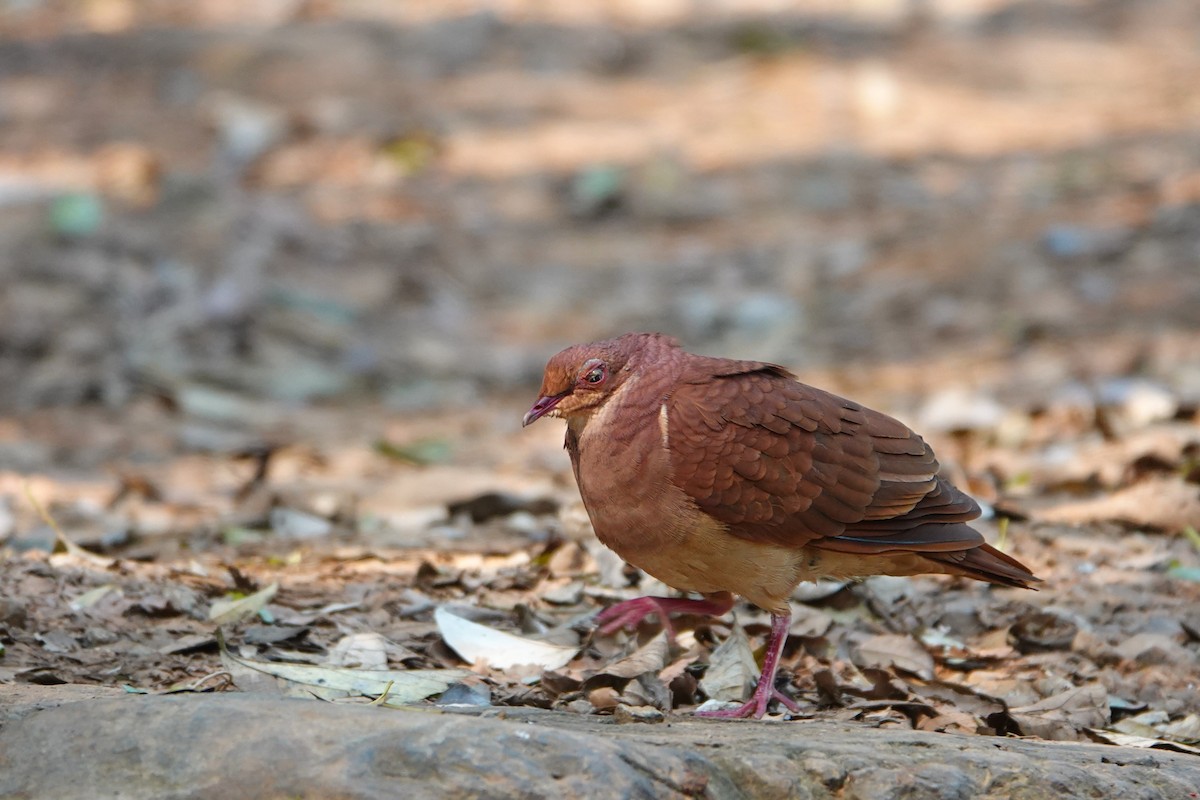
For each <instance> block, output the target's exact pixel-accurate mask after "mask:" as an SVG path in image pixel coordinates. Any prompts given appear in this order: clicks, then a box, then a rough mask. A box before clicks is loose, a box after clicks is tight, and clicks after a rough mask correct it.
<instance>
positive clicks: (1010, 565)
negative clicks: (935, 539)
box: [922, 544, 1041, 589]
mask: <svg viewBox="0 0 1200 800" xmlns="http://www.w3.org/2000/svg"><path fill="white" fill-rule="evenodd" d="M922 555H923V556H925V557H926V558H928V559H931V560H933V561H937V562H940V563H942V564H945V565H946V566H948V567H950V569H949V570H947V571H948V572H950V573H952V574H957V575H964V576H966V577H968V578H974V579H975V580H977V581H986V582H988V583H995V584H999V585H1001V586H1012V587H1015V588H1018V589H1033V588H1034V587H1033V586H1031V585H1030V584H1033V583H1040V582H1041V578H1038V577H1036V576H1035V575H1034V574H1033V573H1032V572H1030V571H1029V570H1028V568H1026V566H1025V565H1024V564H1022V563H1021V562H1020V561H1017V560H1016V559H1015V558H1013V557H1012V556H1010V555H1006V554H1004V553H1001V552H1000V551H999V550H997V549H996V548H994V547H992V546H991V545H990V544H981V545H979V546H978V547H972V548H971V549H970V550H959V551H958V552H956V553H922Z"/></svg>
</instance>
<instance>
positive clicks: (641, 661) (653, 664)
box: [600, 631, 667, 680]
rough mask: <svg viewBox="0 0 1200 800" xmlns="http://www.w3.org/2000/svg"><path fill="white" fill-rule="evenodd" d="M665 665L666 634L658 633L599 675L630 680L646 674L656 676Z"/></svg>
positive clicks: (605, 668) (608, 666)
mask: <svg viewBox="0 0 1200 800" xmlns="http://www.w3.org/2000/svg"><path fill="white" fill-rule="evenodd" d="M666 664H667V634H666V633H665V632H662V631H660V632H659V634H658V635H657V636H655V637H654V638H653V639H651V640H650V641H648V642H646V644H644V645H643V646H642V647H639V648H638V649H637V650H635V651H634V652H632V653H630V654H629V655H627V656H625V658H622V659H621V660H620V661H614V662H613V663H612V664H609V665H607V666H606V667H604V669H603V670H601V671H600V674H602V675H611V676H613V677H615V678H625V679H628V680H632V679H633V678H636V677H638V676H639V675H643V674H645V673H647V672H651V673H655V674H657V673H658V672H660V671H662V670H663V669H664V668H665V667H666Z"/></svg>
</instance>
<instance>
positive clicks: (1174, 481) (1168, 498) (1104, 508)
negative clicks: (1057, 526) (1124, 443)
mask: <svg viewBox="0 0 1200 800" xmlns="http://www.w3.org/2000/svg"><path fill="white" fill-rule="evenodd" d="M1034 516H1035V517H1036V518H1037V519H1039V520H1041V521H1043V522H1065V523H1068V524H1070V525H1082V524H1085V523H1088V522H1109V521H1112V522H1122V523H1125V524H1127V525H1133V526H1135V527H1139V528H1154V529H1157V530H1164V531H1182V530H1184V529H1185V528H1187V527H1188V526H1189V525H1196V524H1197V521H1198V520H1200V486H1196V485H1195V484H1193V483H1186V482H1185V481H1184V480H1183V479H1182V478H1179V477H1169V478H1152V479H1149V480H1144V481H1142V482H1141V483H1136V484H1134V485H1133V486H1130V487H1128V488H1126V489H1121V490H1120V491H1116V492H1113V493H1112V494H1109V495H1105V496H1103V497H1099V498H1095V499H1092V500H1084V501H1081V502H1077V503H1064V504H1062V505H1057V506H1052V507H1051V508H1047V509H1043V510H1042V511H1039V512H1037V513H1036V514H1035V515H1034Z"/></svg>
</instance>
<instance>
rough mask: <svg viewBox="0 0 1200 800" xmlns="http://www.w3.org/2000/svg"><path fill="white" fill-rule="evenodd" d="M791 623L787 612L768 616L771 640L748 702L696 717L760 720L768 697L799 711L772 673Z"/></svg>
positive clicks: (703, 712)
mask: <svg viewBox="0 0 1200 800" xmlns="http://www.w3.org/2000/svg"><path fill="white" fill-rule="evenodd" d="M791 622H792V615H791V613H786V614H772V615H771V639H770V641H768V642H767V654H766V657H765V658H764V659H763V669H762V675H760V676H759V677H758V686H757V687H755V689H754V695H753V696H752V697H751V698H750V702H748V703H746V704H745V705H743V706H741V707H740V708H731V709H729V710H728V711H697V712H696V716H698V717H754V718H755V719H762V716H763V714H766V713H767V706H769V705H770V704H771V701H772V700H778V701H779V702H780V703H782V704H783V705H784V706H786V707H787V709H788V710H789V711H795V712H799V711H800V706H798V705H796V701H795V700H793V699H792V698H790V697H788V696H787V695H785V694H784V693H783V692H780V691H778V690H777V689H776V688H775V673H776V672H777V671H778V670H779V655H780V653H782V652H783V643H784V642H786V641H787V635H788V626H789V625H790V624H791Z"/></svg>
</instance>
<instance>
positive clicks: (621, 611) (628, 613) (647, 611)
mask: <svg viewBox="0 0 1200 800" xmlns="http://www.w3.org/2000/svg"><path fill="white" fill-rule="evenodd" d="M732 607H733V596H732V595H730V594H728V593H725V592H722V593H721V594H716V595H713V596H711V597H708V598H705V599H704V600H692V599H690V598H686V597H637V598H634V599H633V600H624V601H622V602H620V603H617V604H616V605H612V606H609V607H608V608H606V609H604V610H603V611H601V612H600V613H599V614H597V615H596V621H597V622H598V623H600V633H603V634H609V633H615V632H616V631H619V630H620V629H621V628H636V627H637V626H638V625H639V624H641V622H642V620H644V619H645V618H646V617H648V616H650V615H651V614H657V615H658V619H659V621H660V622H662V626H663V630H665V631H666V632H667V637H668V638H669V639H674V638H675V628H674V627H673V626H672V625H671V617H670V615H671V614H673V613H687V614H705V615H707V616H714V617H715V616H720V615H721V614H724V613H725V612H726V611H728V610H729V609H730V608H732Z"/></svg>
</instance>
